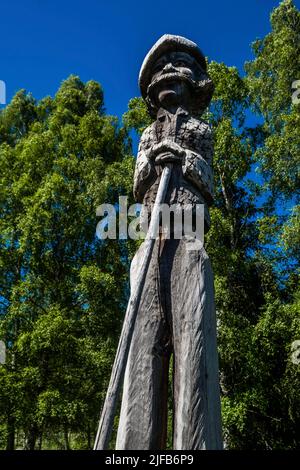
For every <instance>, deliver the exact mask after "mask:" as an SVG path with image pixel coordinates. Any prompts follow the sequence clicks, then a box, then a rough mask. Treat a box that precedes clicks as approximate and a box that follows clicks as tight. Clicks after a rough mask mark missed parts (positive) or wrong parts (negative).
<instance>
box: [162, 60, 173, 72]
mask: <svg viewBox="0 0 300 470" xmlns="http://www.w3.org/2000/svg"><path fill="white" fill-rule="evenodd" d="M172 70H175V68H174V66H173V64H171V62H168V63H167V64H166V65H165V66H164V68H163V71H164V72H172Z"/></svg>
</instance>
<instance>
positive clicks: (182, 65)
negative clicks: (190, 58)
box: [174, 60, 187, 67]
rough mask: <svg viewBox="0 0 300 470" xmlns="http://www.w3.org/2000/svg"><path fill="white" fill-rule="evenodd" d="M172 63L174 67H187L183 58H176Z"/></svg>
mask: <svg viewBox="0 0 300 470" xmlns="http://www.w3.org/2000/svg"><path fill="white" fill-rule="evenodd" d="M174 65H175V67H187V64H186V63H185V62H184V61H183V60H176V62H175V63H174Z"/></svg>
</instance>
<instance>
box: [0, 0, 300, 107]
mask: <svg viewBox="0 0 300 470" xmlns="http://www.w3.org/2000/svg"><path fill="white" fill-rule="evenodd" d="M299 3H300V0H295V4H296V5H297V6H298V8H299ZM278 4H279V0H244V1H243V0H226V1H225V0H210V1H202V0H189V1H186V0H183V1H179V0H173V1H171V2H163V1H159V0H152V1H151V2H150V1H149V2H146V1H145V0H144V1H136V0H127V1H121V0H106V1H104V0H81V1H78V0H60V1H58V0H11V1H8V0H6V1H4V2H1V6H0V15H1V16H0V18H1V22H0V47H1V49H0V50H1V57H0V59H1V60H0V80H4V81H5V82H6V86H7V100H8V101H9V100H10V99H11V97H12V96H13V94H14V93H15V92H16V91H17V90H18V89H20V88H25V89H26V90H27V91H30V92H32V94H33V95H34V96H35V97H36V98H38V99H39V98H42V97H43V96H45V95H49V94H50V95H53V94H54V93H55V92H56V90H57V89H58V87H59V84H60V82H61V81H62V80H63V79H65V78H67V77H68V76H69V75H70V74H76V75H79V76H80V78H81V79H82V80H84V81H86V80H90V79H94V80H97V81H99V82H100V83H101V84H102V86H103V88H104V92H105V104H106V108H107V111H108V112H109V113H110V114H116V115H119V116H121V115H122V113H123V112H124V111H126V109H127V103H128V101H129V99H130V98H132V97H133V96H137V95H139V90H138V86H137V77H138V72H139V67H140V65H141V62H142V60H143V57H144V55H145V54H146V52H147V51H148V49H149V48H150V46H152V44H153V43H154V42H155V41H156V39H158V38H159V37H160V36H161V35H162V34H164V33H173V34H179V35H183V36H186V37H188V38H190V39H192V40H194V41H195V42H197V43H198V44H199V46H200V47H201V48H202V50H203V51H204V53H205V54H206V55H208V56H209V57H210V58H211V59H214V60H217V61H224V62H225V63H226V64H227V65H236V66H238V67H239V68H240V70H242V67H243V63H244V61H245V60H247V59H250V58H251V57H252V54H251V49H250V43H251V42H252V41H253V40H255V39H256V38H257V37H263V36H264V35H265V34H266V33H268V31H269V30H270V23H269V15H270V12H271V10H272V9H273V8H274V7H276V6H277V5H278Z"/></svg>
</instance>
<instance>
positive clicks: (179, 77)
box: [147, 72, 198, 94]
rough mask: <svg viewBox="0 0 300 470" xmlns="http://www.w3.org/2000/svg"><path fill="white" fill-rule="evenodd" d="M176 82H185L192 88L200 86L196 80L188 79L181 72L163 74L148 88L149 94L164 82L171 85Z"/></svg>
mask: <svg viewBox="0 0 300 470" xmlns="http://www.w3.org/2000/svg"><path fill="white" fill-rule="evenodd" d="M174 81H176V82H178V81H184V82H186V83H187V84H188V85H189V86H190V87H192V88H197V86H198V82H196V81H195V80H193V79H192V78H190V77H188V76H187V75H185V74H183V73H181V72H169V73H162V74H161V75H159V76H158V77H157V78H155V80H153V81H152V82H151V83H150V85H149V86H148V89H147V93H148V94H150V93H152V92H153V90H154V89H155V88H156V87H157V85H158V84H160V83H163V82H166V83H170V82H174Z"/></svg>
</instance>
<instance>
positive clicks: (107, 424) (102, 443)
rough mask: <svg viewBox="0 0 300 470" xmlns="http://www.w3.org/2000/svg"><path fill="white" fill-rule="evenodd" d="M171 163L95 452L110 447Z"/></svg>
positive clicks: (159, 195)
mask: <svg viewBox="0 0 300 470" xmlns="http://www.w3.org/2000/svg"><path fill="white" fill-rule="evenodd" d="M171 171H172V164H171V163H168V164H167V165H166V166H165V167H164V169H163V172H162V175H161V179H160V182H159V186H158V191H157V195H156V199H155V203H154V207H153V210H152V215H151V221H150V225H149V230H148V232H147V236H146V239H145V242H144V243H146V247H145V256H144V262H143V264H142V266H141V271H140V277H139V283H138V285H137V288H136V289H135V292H133V293H132V294H131V296H130V299H129V302H128V306H127V310H126V314H125V318H124V323H123V327H122V332H121V336H120V340H119V345H118V349H117V353H116V357H115V361H114V365H113V368H112V373H111V377H110V382H109V386H108V389H107V392H106V397H105V401H104V405H103V408H102V413H101V416H100V421H99V426H98V431H97V435H96V439H95V445H94V450H105V449H107V447H108V444H109V441H110V436H111V432H112V427H113V422H114V416H115V411H116V406H117V401H118V397H119V393H120V389H121V385H122V383H123V379H124V374H125V368H126V364H127V359H128V354H129V348H130V344H131V339H132V335H133V330H134V324H135V320H136V317H137V313H138V309H139V304H140V300H141V295H142V292H143V287H144V284H145V279H146V275H147V271H148V268H149V264H150V261H151V256H152V252H153V248H154V243H155V240H156V237H157V233H158V227H159V216H160V205H161V204H162V203H163V202H164V200H165V197H166V193H167V189H168V184H169V180H170V176H171Z"/></svg>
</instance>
